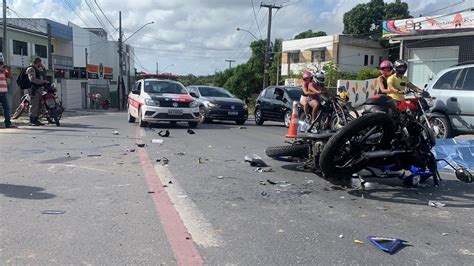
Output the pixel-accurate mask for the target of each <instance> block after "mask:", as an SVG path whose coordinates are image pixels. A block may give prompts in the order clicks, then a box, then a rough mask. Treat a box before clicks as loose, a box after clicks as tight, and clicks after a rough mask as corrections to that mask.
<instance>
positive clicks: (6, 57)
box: [3, 0, 10, 65]
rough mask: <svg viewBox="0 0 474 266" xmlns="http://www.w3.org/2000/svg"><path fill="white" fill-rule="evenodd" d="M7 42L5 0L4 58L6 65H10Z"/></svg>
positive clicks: (4, 6) (5, 7)
mask: <svg viewBox="0 0 474 266" xmlns="http://www.w3.org/2000/svg"><path fill="white" fill-rule="evenodd" d="M7 44H8V42H7V0H3V60H4V61H5V65H10V61H9V60H10V55H9V54H8V49H7Z"/></svg>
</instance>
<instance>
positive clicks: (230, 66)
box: [225, 59, 235, 69]
mask: <svg viewBox="0 0 474 266" xmlns="http://www.w3.org/2000/svg"><path fill="white" fill-rule="evenodd" d="M225 61H226V62H229V69H231V68H232V63H233V62H235V60H232V59H226V60H225Z"/></svg>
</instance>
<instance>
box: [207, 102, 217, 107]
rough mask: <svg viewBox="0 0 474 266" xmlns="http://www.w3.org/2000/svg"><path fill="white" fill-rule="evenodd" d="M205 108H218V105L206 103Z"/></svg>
mask: <svg viewBox="0 0 474 266" xmlns="http://www.w3.org/2000/svg"><path fill="white" fill-rule="evenodd" d="M207 107H209V108H218V107H219V105H218V104H216V103H208V104H207Z"/></svg>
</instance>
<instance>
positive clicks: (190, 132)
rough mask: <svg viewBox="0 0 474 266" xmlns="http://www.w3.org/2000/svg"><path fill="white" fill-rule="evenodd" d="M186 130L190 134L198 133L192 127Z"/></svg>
mask: <svg viewBox="0 0 474 266" xmlns="http://www.w3.org/2000/svg"><path fill="white" fill-rule="evenodd" d="M186 132H188V134H189V135H194V134H196V132H194V130H192V129H188V130H187V131H186Z"/></svg>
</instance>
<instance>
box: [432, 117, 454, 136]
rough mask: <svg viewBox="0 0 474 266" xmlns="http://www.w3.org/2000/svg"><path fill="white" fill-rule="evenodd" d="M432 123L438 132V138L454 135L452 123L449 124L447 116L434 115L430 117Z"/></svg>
mask: <svg viewBox="0 0 474 266" xmlns="http://www.w3.org/2000/svg"><path fill="white" fill-rule="evenodd" d="M440 115H441V114H440ZM430 123H431V126H432V127H433V129H434V130H435V132H436V137H437V138H441V139H447V138H451V137H452V136H453V130H452V129H451V125H450V124H449V121H448V119H446V117H445V116H442V117H432V118H431V119H430Z"/></svg>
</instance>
